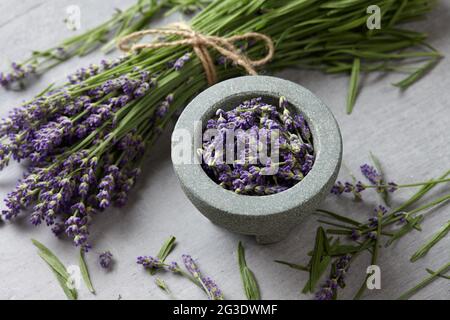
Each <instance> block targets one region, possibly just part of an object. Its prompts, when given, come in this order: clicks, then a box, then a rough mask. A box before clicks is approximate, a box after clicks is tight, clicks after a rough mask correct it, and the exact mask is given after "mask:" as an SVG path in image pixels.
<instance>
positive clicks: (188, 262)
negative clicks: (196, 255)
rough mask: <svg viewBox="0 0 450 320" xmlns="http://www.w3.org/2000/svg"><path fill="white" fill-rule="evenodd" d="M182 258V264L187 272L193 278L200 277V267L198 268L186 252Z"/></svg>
mask: <svg viewBox="0 0 450 320" xmlns="http://www.w3.org/2000/svg"><path fill="white" fill-rule="evenodd" d="M182 258H183V263H184V266H185V267H186V269H187V270H188V271H189V273H190V274H192V275H193V276H194V277H195V278H197V277H200V269H199V268H198V266H197V264H196V263H195V261H194V259H192V257H191V256H190V255H187V254H183V255H182Z"/></svg>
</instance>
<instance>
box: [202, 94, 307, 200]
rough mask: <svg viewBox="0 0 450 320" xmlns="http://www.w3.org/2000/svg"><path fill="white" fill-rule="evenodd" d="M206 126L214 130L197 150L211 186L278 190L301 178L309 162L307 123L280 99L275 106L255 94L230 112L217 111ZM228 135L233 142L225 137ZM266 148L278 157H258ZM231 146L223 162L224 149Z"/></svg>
mask: <svg viewBox="0 0 450 320" xmlns="http://www.w3.org/2000/svg"><path fill="white" fill-rule="evenodd" d="M206 128H207V129H208V130H217V132H218V134H217V135H215V136H214V138H213V139H212V140H211V141H208V142H205V143H204V144H203V147H202V148H201V149H200V150H199V154H200V155H201V157H202V160H203V163H202V167H203V169H204V170H205V172H206V173H207V174H208V175H209V176H210V177H211V179H213V180H214V181H215V182H216V183H217V184H219V185H221V186H222V187H224V188H225V189H228V190H232V191H234V192H235V193H238V194H243V195H252V196H261V195H270V194H276V193H279V192H283V191H285V190H287V189H289V188H291V187H293V186H294V185H295V184H297V183H298V182H299V181H301V180H303V178H304V177H305V176H306V175H307V174H308V173H309V172H310V171H311V170H312V167H313V165H314V162H315V155H314V148H313V145H312V142H311V138H312V137H311V135H310V130H309V126H308V124H307V123H306V121H305V119H304V117H303V116H302V115H297V114H295V115H291V112H290V110H289V103H288V101H287V100H286V98H285V97H280V99H279V105H278V106H274V105H271V104H268V103H266V102H264V101H263V99H262V98H260V97H259V98H254V99H250V100H248V101H244V102H242V103H241V104H239V105H238V106H236V107H235V108H234V109H232V110H230V111H224V110H222V109H218V110H217V111H216V116H215V117H214V118H212V119H209V120H208V122H207V125H206ZM230 134H233V135H234V136H235V141H234V144H233V142H230V141H228V140H229V138H227V136H229V135H230ZM225 141H228V142H226V143H225ZM240 146H243V147H241V148H240ZM270 149H272V151H273V149H275V150H279V152H278V154H279V157H278V159H276V160H272V159H271V158H268V159H267V160H264V161H263V160H262V158H261V156H260V155H261V153H263V152H264V150H266V151H267V150H270ZM236 150H237V151H238V152H237V153H236V154H234V155H233V157H232V158H233V159H232V161H231V163H228V162H230V161H229V158H231V157H228V155H227V153H228V152H235V151H236ZM273 153H274V154H275V152H273Z"/></svg>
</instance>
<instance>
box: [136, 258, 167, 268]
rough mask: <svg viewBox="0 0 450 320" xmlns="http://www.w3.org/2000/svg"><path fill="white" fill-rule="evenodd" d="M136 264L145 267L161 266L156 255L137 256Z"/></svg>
mask: <svg viewBox="0 0 450 320" xmlns="http://www.w3.org/2000/svg"><path fill="white" fill-rule="evenodd" d="M137 264H140V265H142V266H143V267H144V268H146V269H156V268H160V267H161V266H162V263H161V261H160V260H159V259H158V258H156V257H151V256H148V257H147V256H141V257H138V258H137Z"/></svg>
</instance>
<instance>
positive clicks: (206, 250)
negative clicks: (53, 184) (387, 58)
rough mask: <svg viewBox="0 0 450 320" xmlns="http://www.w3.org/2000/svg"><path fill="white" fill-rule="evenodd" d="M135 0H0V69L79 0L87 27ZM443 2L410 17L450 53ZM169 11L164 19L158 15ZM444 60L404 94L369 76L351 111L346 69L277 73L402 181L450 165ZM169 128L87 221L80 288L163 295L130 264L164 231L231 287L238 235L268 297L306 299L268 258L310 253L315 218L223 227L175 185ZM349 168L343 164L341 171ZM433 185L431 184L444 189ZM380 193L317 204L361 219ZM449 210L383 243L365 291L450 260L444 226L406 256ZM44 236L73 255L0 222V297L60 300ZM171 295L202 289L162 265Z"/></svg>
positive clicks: (351, 152) (347, 293) (109, 294)
mask: <svg viewBox="0 0 450 320" xmlns="http://www.w3.org/2000/svg"><path fill="white" fill-rule="evenodd" d="M133 2H134V0H120V1H119V0H111V1H108V2H106V1H87V0H76V1H74V0H58V1H56V0H23V1H13V0H2V1H1V3H0V46H1V50H0V70H4V69H6V67H7V65H8V64H9V63H10V62H11V60H10V59H12V60H19V61H20V60H21V59H23V58H25V57H27V55H28V53H29V52H30V51H31V50H33V49H45V48H47V47H49V46H52V45H54V44H55V43H57V42H58V41H61V40H63V39H64V38H66V37H68V36H70V35H71V34H73V32H72V31H69V30H68V29H67V28H66V27H65V25H64V23H63V21H62V20H63V18H64V16H65V9H66V7H67V6H68V5H72V4H77V5H79V6H80V8H81V14H82V20H81V21H82V28H83V30H84V29H85V28H89V27H92V26H94V25H96V24H97V23H99V22H101V21H102V20H105V19H107V18H108V17H109V16H110V15H111V14H112V13H113V10H114V8H115V7H120V8H125V7H127V6H128V5H130V4H131V3H133ZM449 18H450V3H449V2H448V1H441V3H440V4H439V7H438V8H437V9H436V10H435V11H434V12H433V13H432V14H430V16H429V19H428V20H427V21H423V22H420V23H417V24H415V26H417V28H418V29H419V30H424V31H426V32H428V33H429V34H430V42H431V43H432V44H433V45H434V46H435V47H436V48H438V49H439V50H441V51H442V52H443V53H444V54H446V55H450V36H449V35H450V24H448V20H449ZM168 20H171V21H173V20H177V17H171V18H169V19H165V20H162V21H159V22H158V23H160V24H164V23H166V22H167V21H168ZM101 56H102V55H101V54H100V53H95V54H91V55H89V56H87V57H84V58H82V59H80V58H75V59H73V60H71V61H70V62H68V63H66V64H64V65H62V66H60V67H58V68H56V69H54V70H52V71H51V72H49V73H48V74H46V75H45V76H43V77H41V78H40V81H39V82H38V83H37V84H35V85H34V86H32V87H31V88H29V89H28V90H27V91H25V92H22V93H18V92H5V91H4V90H1V91H0V97H1V100H0V101H1V109H0V115H1V116H3V115H6V113H7V112H8V110H10V109H12V108H13V107H15V106H17V105H18V104H19V103H21V101H23V100H25V99H29V98H31V97H33V95H35V94H36V93H37V92H39V91H40V90H42V89H44V88H45V87H46V86H47V85H48V84H49V83H51V82H54V81H63V80H65V75H66V74H68V73H70V72H73V71H74V70H76V69H77V67H80V66H84V65H86V64H89V63H91V62H97V61H99V60H100V59H101ZM449 70H450V59H448V58H447V59H444V60H443V61H442V62H441V63H440V64H439V65H438V67H437V68H436V69H435V70H434V71H433V72H432V73H431V74H430V75H429V76H427V77H426V78H424V79H423V80H422V81H420V82H419V83H417V84H416V85H415V86H413V87H412V88H411V89H410V90H408V91H407V92H404V93H401V92H399V91H398V90H397V89H396V88H394V87H392V86H390V83H392V82H395V81H396V80H398V79H400V77H401V75H388V76H385V77H381V76H377V75H372V76H369V77H366V78H364V84H365V87H364V90H363V91H362V92H361V94H360V97H359V98H358V102H357V106H356V109H355V112H354V114H353V115H352V116H347V115H346V114H345V112H344V109H345V99H346V93H347V92H346V90H347V83H348V78H347V77H346V76H327V75H323V74H321V73H320V72H312V71H299V70H286V71H284V72H282V73H280V74H279V76H281V77H283V78H286V79H290V80H292V81H295V82H298V83H300V84H301V85H303V86H305V87H307V88H309V89H310V90H312V91H313V92H315V93H316V94H317V95H318V96H319V97H320V98H321V99H323V101H324V102H325V103H326V104H328V105H329V106H330V108H331V109H332V111H333V112H334V114H335V115H336V117H337V119H338V122H339V124H340V126H341V129H342V134H343V138H344V149H345V155H344V161H345V164H346V165H347V166H348V167H349V168H352V170H354V171H355V172H356V171H358V168H359V165H360V164H362V163H364V162H367V161H368V160H369V151H372V152H374V153H375V154H376V155H377V156H378V157H379V158H380V159H381V160H382V162H383V164H384V166H385V168H386V172H387V175H388V176H389V177H390V178H391V179H393V180H396V181H398V182H412V181H424V180H426V179H428V178H432V177H436V176H438V175H440V174H441V173H443V172H444V171H445V170H448V169H449V163H450V131H449V128H450V89H449V88H450V79H449ZM169 140H170V138H169V134H166V135H165V136H164V137H163V138H162V139H161V140H160V141H159V143H158V145H157V146H156V147H155V149H154V150H158V152H154V153H153V155H152V156H150V158H149V159H148V160H147V161H146V164H145V167H144V168H143V169H144V174H143V176H142V178H141V179H140V182H139V184H138V186H137V188H135V189H134V191H133V196H132V197H131V199H130V202H129V205H128V206H126V207H125V208H123V209H121V210H116V209H113V210H109V211H107V212H105V213H103V214H101V215H99V216H98V217H96V219H95V222H94V225H93V227H92V230H93V234H92V240H93V244H94V250H93V251H92V253H91V254H89V255H88V256H87V261H88V264H89V265H90V269H91V276H92V280H93V283H94V286H95V287H96V289H97V295H96V296H93V295H91V294H90V293H89V292H88V291H87V290H86V289H85V288H84V287H82V288H81V289H80V290H79V294H80V298H81V299H117V298H118V297H119V295H120V296H121V297H122V298H123V299H166V298H167V296H166V295H165V294H164V293H162V292H161V290H160V289H158V288H157V287H156V286H155V284H154V283H153V280H152V279H151V277H150V276H149V275H148V274H146V273H144V272H143V270H142V268H141V267H140V266H138V265H136V263H135V259H136V257H137V256H139V255H153V254H156V253H157V251H158V249H159V247H160V245H161V244H162V242H163V241H164V240H165V239H166V238H167V237H168V236H169V235H171V234H173V235H175V236H177V238H178V242H179V245H178V247H177V248H176V250H175V251H174V253H173V254H172V255H171V256H170V259H176V260H178V261H180V258H181V254H182V253H190V254H191V255H193V256H194V257H195V258H197V259H198V263H199V264H200V266H201V268H202V269H203V270H204V272H205V273H206V274H208V275H210V276H211V277H212V278H214V279H215V280H216V281H217V283H218V284H219V285H220V287H221V288H222V290H223V292H224V293H225V296H226V298H229V299H241V298H244V294H243V290H242V288H241V282H240V277H239V272H238V268H237V261H236V248H237V243H238V241H239V240H241V241H243V243H244V245H245V247H246V251H247V261H248V264H249V265H250V266H251V268H252V269H253V270H254V273H255V275H256V277H257V278H258V280H259V283H260V287H261V291H262V296H263V298H265V299H308V298H310V297H309V296H303V295H301V294H300V293H299V292H300V290H301V288H302V286H303V285H304V284H305V282H306V281H307V277H308V276H307V274H306V273H303V272H300V271H294V270H291V269H289V268H287V267H284V266H281V265H278V264H276V263H274V262H273V260H275V259H281V260H289V261H292V262H298V263H306V262H307V259H306V254H307V252H308V251H309V250H311V248H312V247H313V240H314V236H315V229H316V227H317V225H318V223H317V222H316V218H315V217H311V218H309V219H308V220H307V221H306V222H305V223H304V224H303V225H302V226H300V227H298V228H297V229H296V230H295V232H294V233H292V235H291V236H290V237H289V238H288V239H287V240H286V241H284V242H282V243H278V244H274V245H268V246H259V245H257V244H256V243H255V241H254V239H252V238H250V237H245V236H239V235H234V234H230V233H228V232H227V231H225V230H222V229H220V228H218V227H216V226H214V225H212V224H211V223H210V222H209V221H207V220H206V219H205V218H203V216H201V215H200V214H199V213H198V212H197V210H196V209H195V208H194V207H193V206H192V205H191V203H190V202H189V201H188V199H187V198H186V197H185V196H184V194H183V192H182V191H181V189H180V187H179V185H178V183H177V180H176V178H175V175H174V172H173V170H172V166H171V161H170V148H169ZM22 170H23V167H21V166H20V165H17V164H13V165H11V166H10V167H8V168H7V169H5V170H4V171H3V172H2V173H1V174H0V196H1V197H2V198H4V197H5V195H6V194H7V192H8V191H10V190H11V189H12V188H13V187H14V185H15V182H16V180H17V178H19V177H20V176H21V172H22ZM341 171H342V172H341V173H342V177H343V178H345V177H346V176H347V175H346V174H345V170H341ZM448 191H449V187H448V186H447V187H439V188H437V189H436V190H435V191H434V193H433V194H434V195H437V194H444V193H445V192H447V193H448ZM413 192H414V190H406V191H399V192H398V193H396V194H395V196H394V203H397V204H398V203H400V202H401V201H402V200H404V199H406V198H407V197H408V196H410V195H411V194H412V193H413ZM378 200H379V199H378V197H377V196H376V195H373V196H369V197H367V196H366V201H365V202H363V203H354V202H352V201H351V200H349V199H347V198H343V199H338V198H336V197H334V196H332V195H330V196H329V197H328V198H327V200H326V201H325V203H324V204H323V208H328V209H333V210H334V211H337V212H341V213H346V214H348V215H352V216H354V217H358V218H360V219H362V220H364V219H367V218H368V217H369V214H371V212H372V208H373V207H375V206H376V205H377V204H378ZM449 217H450V207H448V206H447V207H446V206H444V207H442V208H438V209H436V210H434V211H433V212H432V214H430V216H428V217H427V218H426V219H425V222H424V223H423V231H422V232H412V233H410V234H409V235H408V236H406V237H405V238H403V239H402V240H401V241H399V242H398V243H397V244H395V245H394V246H393V247H391V248H388V249H382V250H381V254H380V259H379V260H380V263H379V264H380V267H381V270H382V289H381V290H378V291H371V292H367V293H366V296H365V298H370V299H391V298H396V297H398V296H399V294H400V293H402V292H403V291H405V290H406V289H408V288H410V287H412V286H413V285H414V284H415V283H417V282H418V281H419V280H420V279H422V278H424V277H425V276H427V273H426V271H425V268H432V269H437V268H438V267H440V266H442V265H444V263H446V262H448V261H449V260H450V249H449V247H450V237H449V236H447V237H446V238H445V239H444V240H442V241H441V242H440V243H439V244H438V245H436V247H435V248H433V249H432V251H431V252H430V253H429V254H428V255H427V256H426V257H425V258H424V259H421V260H419V261H418V262H416V263H414V264H412V263H410V262H409V257H410V256H411V254H412V253H413V252H414V251H415V250H416V249H417V248H418V246H420V245H421V244H422V243H423V242H424V240H425V239H427V238H428V237H429V236H430V235H431V234H433V233H434V232H435V231H436V230H437V229H438V228H439V227H440V226H441V225H443V223H444V222H445V221H447V220H448V219H449ZM31 238H35V239H38V240H39V241H41V242H43V243H44V244H46V245H47V246H48V247H50V248H51V249H52V250H53V251H54V252H55V253H56V254H57V255H58V256H59V257H60V258H61V259H62V261H64V263H65V264H67V265H70V264H76V263H77V250H76V249H75V248H74V247H73V246H72V245H71V244H70V243H69V241H61V240H57V239H56V238H55V237H54V236H53V235H52V234H51V233H50V232H49V230H48V229H47V228H46V227H43V226H42V227H39V228H35V227H33V226H31V225H29V223H28V220H27V217H23V218H21V219H19V220H18V221H17V222H16V223H15V224H12V225H11V224H6V225H5V224H4V225H3V226H0V298H2V299H61V298H62V299H64V295H63V292H62V290H61V289H60V288H59V285H58V283H57V281H56V280H55V278H54V275H53V274H52V273H51V272H50V270H49V269H48V267H47V266H46V265H45V264H44V263H43V261H42V260H41V259H40V258H39V257H38V255H37V253H36V249H35V248H34V246H33V245H32V244H31V242H30V239H31ZM102 250H111V252H112V253H113V254H114V256H115V259H116V265H115V267H114V269H113V271H112V272H109V273H106V272H104V271H103V270H102V269H101V268H100V267H99V266H98V264H97V253H98V252H100V251H102ZM369 261H370V258H369V256H364V257H361V258H360V259H358V261H357V262H356V263H355V264H353V266H352V268H351V270H350V274H349V276H348V280H347V284H348V286H347V288H346V289H345V290H343V291H342V293H341V298H351V297H353V295H354V293H355V292H356V290H357V288H359V286H360V284H361V281H362V279H363V277H364V274H365V269H366V266H367V265H368V264H369ZM161 277H162V278H163V279H165V280H166V281H167V283H168V285H169V286H170V288H171V290H172V292H173V293H174V295H175V296H176V298H179V299H182V298H191V299H203V298H204V296H203V294H202V292H201V291H200V290H198V289H197V288H195V287H193V286H192V285H191V284H190V283H189V282H187V281H185V280H183V279H180V278H177V277H174V276H172V275H170V274H162V275H161ZM449 290H450V285H449V282H448V281H446V280H443V279H439V280H437V281H435V282H434V283H433V284H432V285H430V286H428V287H427V288H425V289H423V290H422V291H420V293H418V294H417V295H416V296H415V297H414V298H422V299H424V298H433V299H449V298H450V291H449Z"/></svg>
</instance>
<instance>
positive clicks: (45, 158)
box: [0, 0, 439, 249]
mask: <svg viewBox="0 0 450 320" xmlns="http://www.w3.org/2000/svg"><path fill="white" fill-rule="evenodd" d="M424 2H425V3H424ZM429 2H430V1H423V0H420V1H418V0H417V1H411V2H410V3H409V5H408V10H400V6H399V4H397V2H395V3H394V4H392V3H391V4H390V6H386V11H385V14H384V18H385V19H389V21H391V22H392V26H391V27H387V28H383V29H382V30H377V31H374V32H373V33H371V34H370V35H368V34H367V32H366V31H367V30H366V29H365V24H364V22H365V21H362V19H360V20H361V21H362V22H361V23H360V24H355V23H354V21H355V16H358V17H361V12H363V11H365V10H362V9H365V8H367V6H368V5H370V4H372V3H371V2H370V1H361V3H358V4H357V5H354V4H348V5H347V4H346V5H339V4H338V5H336V2H335V1H323V2H322V1H320V2H319V1H307V2H305V1H293V0H283V1H280V0H270V1H245V2H242V3H241V2H238V1H236V0H218V1H214V2H212V3H211V4H210V5H209V6H208V7H206V8H205V9H204V10H203V11H202V12H201V13H200V14H198V15H197V16H196V17H195V18H194V19H193V20H192V22H191V24H190V27H191V29H192V30H195V31H196V32H198V33H201V34H204V35H219V36H221V37H227V38H229V37H231V36H233V35H242V34H245V33H248V32H259V33H261V34H264V35H266V36H267V37H270V38H271V39H272V40H273V42H274V43H275V44H276V53H275V56H274V57H273V59H272V61H271V62H270V63H269V64H268V65H266V67H267V69H270V70H278V69H280V68H285V67H292V66H297V65H298V64H299V63H300V62H302V63H307V64H309V65H314V66H317V65H320V66H322V67H327V68H332V69H333V72H348V71H349V67H350V69H351V65H352V61H353V60H354V59H356V58H357V59H359V58H363V59H364V60H363V61H362V63H361V66H362V69H364V71H367V72H370V71H377V70H380V68H381V67H380V68H379V67H377V64H380V63H381V62H382V63H383V64H382V66H383V68H382V69H383V70H385V69H384V68H385V67H386V66H387V65H388V62H395V63H396V65H398V63H399V61H404V60H405V59H406V60H408V58H411V57H412V56H414V57H422V58H424V59H435V58H436V57H437V56H439V54H438V53H437V52H435V51H430V49H429V48H426V49H424V50H422V51H421V50H419V51H417V52H414V53H397V54H393V53H392V52H394V51H397V50H400V49H407V48H410V47H411V45H420V44H423V39H424V37H423V36H422V35H421V34H418V33H415V32H411V31H408V32H406V33H402V32H399V31H398V30H396V29H395V24H396V23H399V22H403V21H409V20H411V19H412V18H415V17H420V16H422V15H423V13H425V12H427V11H428V10H429V7H430V6H429V4H430V3H429ZM238 4H239V5H238ZM383 7H384V6H383ZM403 9H404V8H403ZM344 13H345V14H344ZM363 17H364V15H363ZM360 20H358V21H360ZM308 21H315V23H317V22H319V21H320V23H318V24H317V25H316V26H314V27H313V28H306V29H305V25H307V24H308ZM333 25H334V26H340V27H339V28H338V29H339V30H335V29H333V28H331V29H330V26H333ZM287 30H288V31H289V32H286V31H287ZM342 31H345V33H344V35H342V34H341V32H342ZM355 36H356V37H355ZM179 39H183V38H180V37H179V36H169V37H167V39H166V40H167V41H173V40H179ZM401 40H408V41H401ZM242 42H243V43H237V44H236V46H239V47H240V48H242V49H243V50H244V51H245V52H244V53H245V54H246V55H247V56H248V57H249V58H250V57H261V56H262V55H263V54H262V53H263V52H265V44H263V43H250V41H242ZM380 42H381V44H380ZM333 43H336V44H337V43H338V44H339V45H338V46H337V47H336V46H333V45H332V44H333ZM392 43H395V44H396V46H392V45H391V44H392ZM382 44H385V45H382ZM205 49H206V48H205ZM373 50H376V51H377V52H376V54H371V52H372V51H373ZM211 51H212V52H211V54H213V56H212V60H213V61H217V62H218V63H217V64H216V65H215V71H216V74H217V80H218V81H221V80H224V79H228V78H231V77H236V76H240V75H242V74H244V73H245V72H244V70H243V69H242V68H240V67H239V66H237V65H235V64H233V63H232V61H231V62H230V61H227V59H225V58H224V57H222V56H221V55H220V54H218V53H217V52H215V51H213V50H211ZM372 53H373V52H372ZM224 62H226V63H224ZM228 62H230V63H228ZM407 62H408V61H405V63H407ZM363 67H364V68H363ZM329 71H330V72H331V70H329ZM420 74H421V73H415V74H414V79H417V78H418V77H419V75H420ZM412 80H413V79H412V78H409V82H408V83H412ZM207 86H208V81H207V80H206V79H205V73H204V67H203V65H202V63H201V61H200V59H199V58H198V57H197V56H196V55H195V54H194V52H193V49H192V48H191V47H189V46H183V45H179V46H170V47H166V46H163V47H159V48H154V49H144V50H138V51H136V52H134V53H132V54H129V55H127V56H125V57H123V58H120V59H118V60H114V61H104V62H103V63H101V64H100V65H91V66H90V67H88V68H84V69H81V70H80V71H79V72H78V73H76V74H75V75H73V76H71V77H70V78H69V82H68V83H66V84H64V85H62V86H60V87H58V88H49V89H48V90H45V91H44V92H43V93H41V94H40V95H38V96H36V97H35V98H34V99H32V100H31V101H29V102H26V103H24V104H23V105H22V106H21V107H19V108H16V109H14V110H13V111H12V112H11V114H10V115H9V117H8V118H6V119H3V120H2V122H1V123H0V135H1V146H0V167H1V168H4V167H5V166H7V165H8V163H9V161H10V159H11V158H12V159H14V160H16V161H26V163H27V164H28V169H27V173H26V175H25V177H24V178H23V179H21V180H20V181H19V183H18V185H17V187H16V189H15V190H14V191H13V192H11V193H10V194H9V195H8V197H7V198H6V201H5V202H6V206H7V208H6V209H5V210H4V211H3V213H2V216H3V219H6V220H11V219H13V218H14V217H16V216H17V215H18V214H19V213H20V211H21V210H22V209H31V210H32V213H31V216H30V220H31V223H33V224H35V225H39V224H41V223H45V224H47V225H48V226H49V227H51V228H52V230H53V232H54V233H55V234H56V235H60V234H63V233H65V234H67V235H68V236H69V237H70V238H71V239H73V241H74V243H75V244H76V245H77V246H82V247H83V248H84V249H88V248H89V246H90V245H89V242H88V235H89V225H90V224H91V221H92V219H93V218H94V216H95V214H96V213H97V212H100V211H103V210H105V209H106V208H108V207H109V206H111V204H116V205H118V206H122V205H124V204H125V202H126V200H127V196H128V193H129V191H130V189H131V188H132V186H133V185H134V184H135V181H136V178H137V176H138V175H139V173H140V166H141V162H142V159H143V156H144V154H145V152H146V151H148V150H149V149H150V146H151V145H152V144H153V143H154V141H155V140H156V139H157V138H158V137H159V135H160V133H161V132H162V130H163V129H164V128H165V127H166V126H167V125H168V124H169V123H170V122H171V119H172V117H173V115H175V114H176V113H177V112H179V110H181V109H182V108H183V107H184V106H185V105H186V104H187V103H188V102H189V101H190V99H192V98H193V97H194V96H195V95H196V94H197V93H198V92H200V91H201V90H203V89H205V88H206V87H207Z"/></svg>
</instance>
